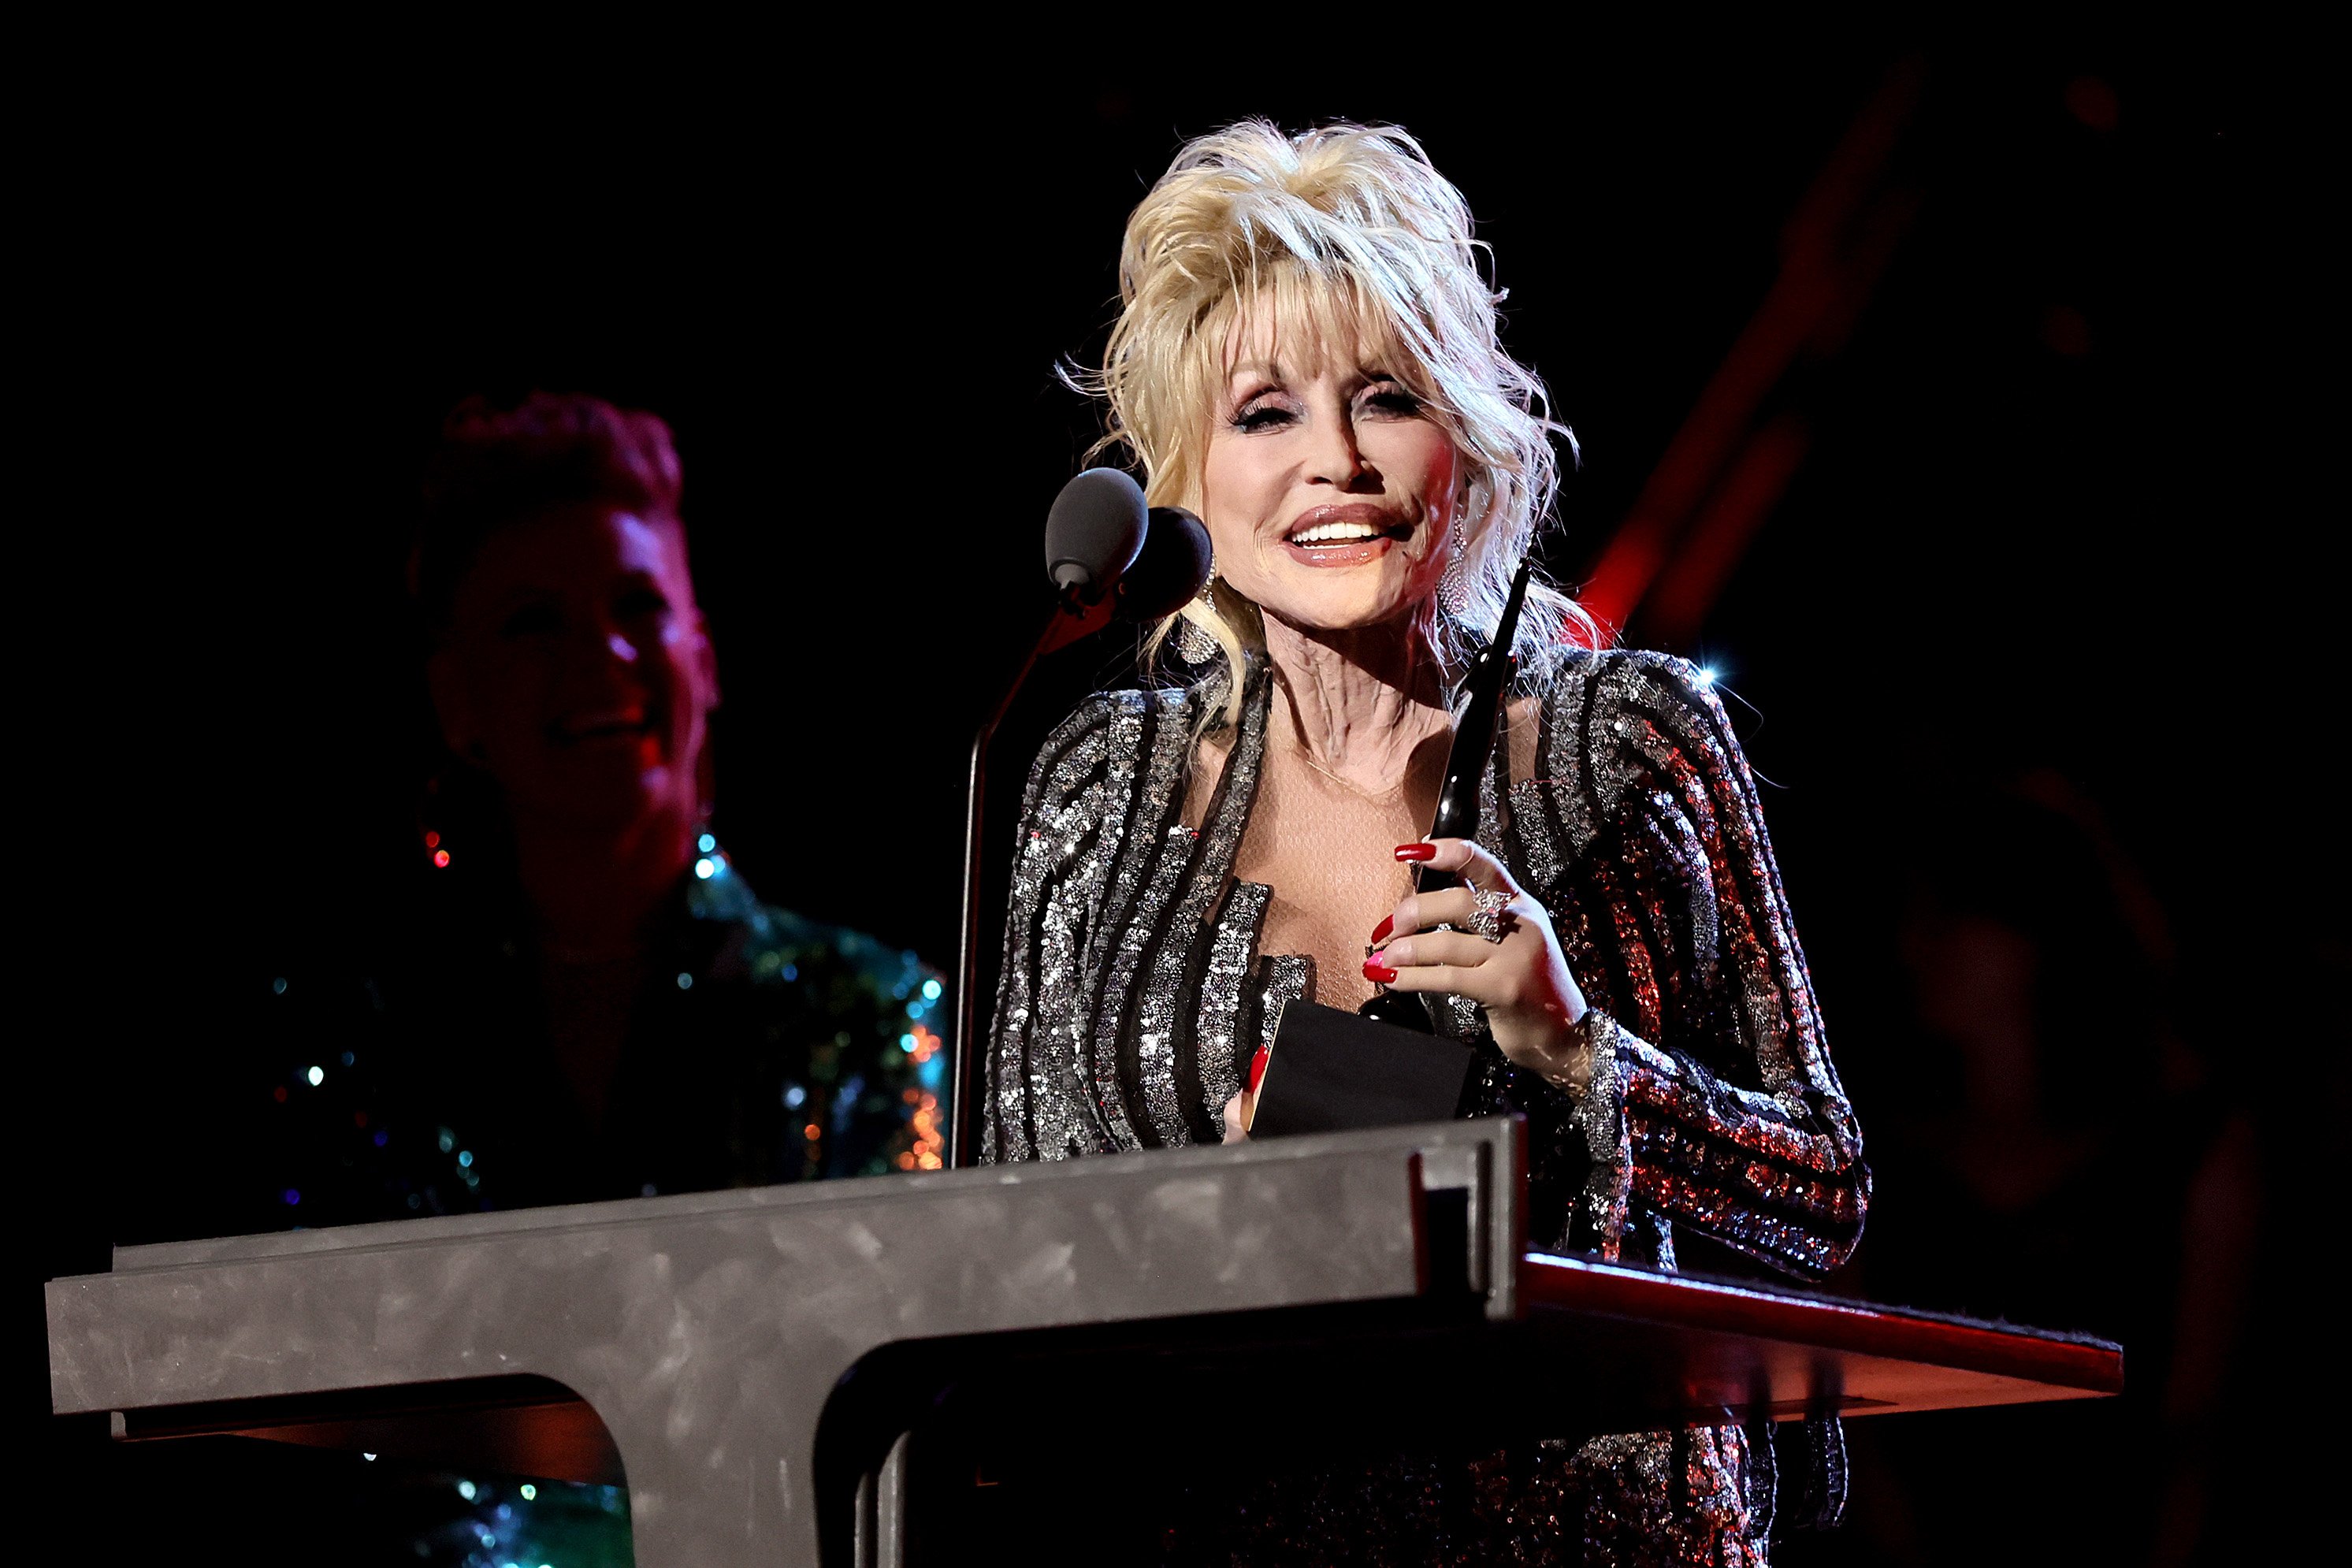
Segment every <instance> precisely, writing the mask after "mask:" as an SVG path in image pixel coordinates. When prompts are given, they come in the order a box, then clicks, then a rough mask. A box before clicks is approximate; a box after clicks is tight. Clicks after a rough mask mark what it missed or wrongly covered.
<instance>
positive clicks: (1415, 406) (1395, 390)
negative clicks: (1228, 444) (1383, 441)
mask: <svg viewBox="0 0 2352 1568" xmlns="http://www.w3.org/2000/svg"><path fill="white" fill-rule="evenodd" d="M1259 396H1260V397H1267V396H1270V394H1265V393H1260V394H1259ZM1357 406H1358V408H1359V409H1370V410H1372V411H1374V412H1376V413H1379V414H1381V415H1385V416H1388V417H1390V418H1393V419H1410V418H1412V417H1414V416H1418V415H1419V414H1420V413H1421V412H1422V402H1421V399H1420V398H1418V397H1415V396H1414V395H1412V393H1410V392H1408V391H1406V390H1405V389H1404V388H1403V387H1402V386H1400V385H1398V384H1396V383H1395V382H1393V381H1379V382H1374V383H1373V384H1371V385H1370V386H1368V387H1366V388H1365V389H1364V392H1363V393H1362V394H1361V395H1360V396H1359V398H1358V402H1357ZM1298 417H1299V416H1298V412H1297V410H1296V409H1294V408H1292V407H1291V406H1290V405H1288V404H1287V403H1281V402H1265V403H1259V402H1255V400H1253V401H1250V402H1245V403H1244V405H1242V408H1241V411H1240V412H1239V413H1237V414H1235V415H1234V417H1233V427H1234V429H1236V430H1239V431H1241V432H1242V433H1243V434H1244V435H1253V434H1255V433H1257V432H1260V431H1265V430H1278V429H1280V428H1282V427H1283V426H1286V425H1295V424H1297V422H1298Z"/></svg>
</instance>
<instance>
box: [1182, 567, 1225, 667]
mask: <svg viewBox="0 0 2352 1568" xmlns="http://www.w3.org/2000/svg"><path fill="white" fill-rule="evenodd" d="M1193 603H1195V604H1197V605H1200V606H1201V607H1202V609H1204V610H1207V611H1210V612H1211V613H1214V611H1215V610H1216V607H1217V574H1216V570H1215V569H1214V568H1211V569H1210V572H1209V580H1208V581H1207V582H1205V583H1203V584H1201V592H1200V595H1199V597H1197V598H1196V599H1195V600H1194V601H1193ZM1175 643H1176V657H1177V658H1180V659H1181V660H1183V661H1184V662H1185V663H1186V664H1190V665H1195V666H1198V665H1203V664H1206V663H1208V662H1209V661H1210V660H1211V659H1213V658H1216V657H1217V639H1216V638H1215V637H1211V636H1210V635H1209V632H1208V628H1206V627H1205V626H1202V625H1201V623H1200V622H1198V621H1196V620H1194V619H1193V618H1192V616H1183V617H1182V618H1181V619H1180V620H1178V621H1177V623H1176V637H1175Z"/></svg>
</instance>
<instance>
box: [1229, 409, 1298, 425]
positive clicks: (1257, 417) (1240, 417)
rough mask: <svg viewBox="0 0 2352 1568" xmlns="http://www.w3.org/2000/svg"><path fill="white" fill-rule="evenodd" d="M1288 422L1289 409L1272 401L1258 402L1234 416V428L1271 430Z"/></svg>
mask: <svg viewBox="0 0 2352 1568" xmlns="http://www.w3.org/2000/svg"><path fill="white" fill-rule="evenodd" d="M1289 423H1290V410H1289V409H1287V408H1285V407H1283V406H1282V405H1279V404H1274V403H1264V404H1260V405H1258V406H1256V407H1255V408H1250V409H1245V410H1244V411H1243V412H1242V413H1240V414H1237V415H1235V416H1234V428H1235V429H1236V430H1272V429H1275V428H1276V427H1277V426H1283V425H1287V424H1289Z"/></svg>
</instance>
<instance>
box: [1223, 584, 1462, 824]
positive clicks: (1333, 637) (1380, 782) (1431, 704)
mask: <svg viewBox="0 0 2352 1568" xmlns="http://www.w3.org/2000/svg"><path fill="white" fill-rule="evenodd" d="M1265 651H1266V657H1267V658H1268V660H1269V661H1271V662H1272V664H1273V666H1274V673H1275V680H1276V689H1277V690H1278V692H1279V693H1280V695H1281V698H1282V701H1281V703H1280V704H1279V706H1280V707H1281V708H1282V709H1283V710H1285V711H1286V712H1287V714H1288V715H1289V719H1290V730H1291V739H1292V741H1293V742H1294V743H1295V744H1296V745H1297V747H1298V749H1299V750H1300V751H1302V752H1305V753H1306V755H1307V760H1308V761H1309V762H1311V763H1313V764H1314V765H1315V766H1316V767H1318V768H1319V769H1321V770H1323V771H1324V772H1325V773H1329V774H1330V775H1331V776H1332V777H1334V778H1338V779H1340V780H1343V781H1345V782H1346V783H1348V784H1351V785H1353V786H1355V787H1356V788H1358V789H1360V790H1363V791H1365V792H1367V793H1378V792H1380V791H1382V790H1386V789H1391V788H1393V787H1395V786H1396V785H1397V784H1399V782H1401V781H1402V780H1403V779H1404V778H1405V776H1406V774H1407V773H1408V772H1410V770H1411V767H1412V759H1413V754H1414V752H1416V751H1417V750H1418V749H1419V748H1421V747H1422V746H1423V744H1425V743H1426V742H1428V740H1429V738H1430V737H1431V736H1432V735H1434V734H1439V733H1443V732H1444V731H1447V730H1448V729H1449V728H1450V727H1451V721H1450V719H1449V718H1448V716H1447V714H1446V710H1445V699H1444V682H1443V681H1442V680H1441V679H1439V675H1438V671H1437V668H1436V663H1435V661H1434V660H1433V659H1432V658H1430V657H1429V656H1428V654H1427V652H1426V651H1425V650H1423V648H1422V647H1421V639H1420V638H1419V637H1415V636H1414V635H1413V634H1412V631H1411V630H1410V629H1409V628H1404V627H1400V626H1368V627H1363V628H1360V629H1358V630H1353V631H1345V632H1329V631H1320V630H1313V631H1309V630H1302V629H1300V628H1298V627H1297V626H1291V625H1289V624H1287V623H1286V622H1284V621H1281V620H1277V619H1276V617H1274V616H1266V617H1265Z"/></svg>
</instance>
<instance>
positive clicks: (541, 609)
mask: <svg viewBox="0 0 2352 1568" xmlns="http://www.w3.org/2000/svg"><path fill="white" fill-rule="evenodd" d="M562 629H563V617H562V616H559V615H557V614H556V612H555V606H554V605H523V606H522V607H521V608H520V609H518V610H513V611H510V612H509V614H508V616H507V618H506V619H505V620H503V621H500V622H499V636H500V637H546V636H549V635H550V634H551V633H554V632H559V631H562Z"/></svg>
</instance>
